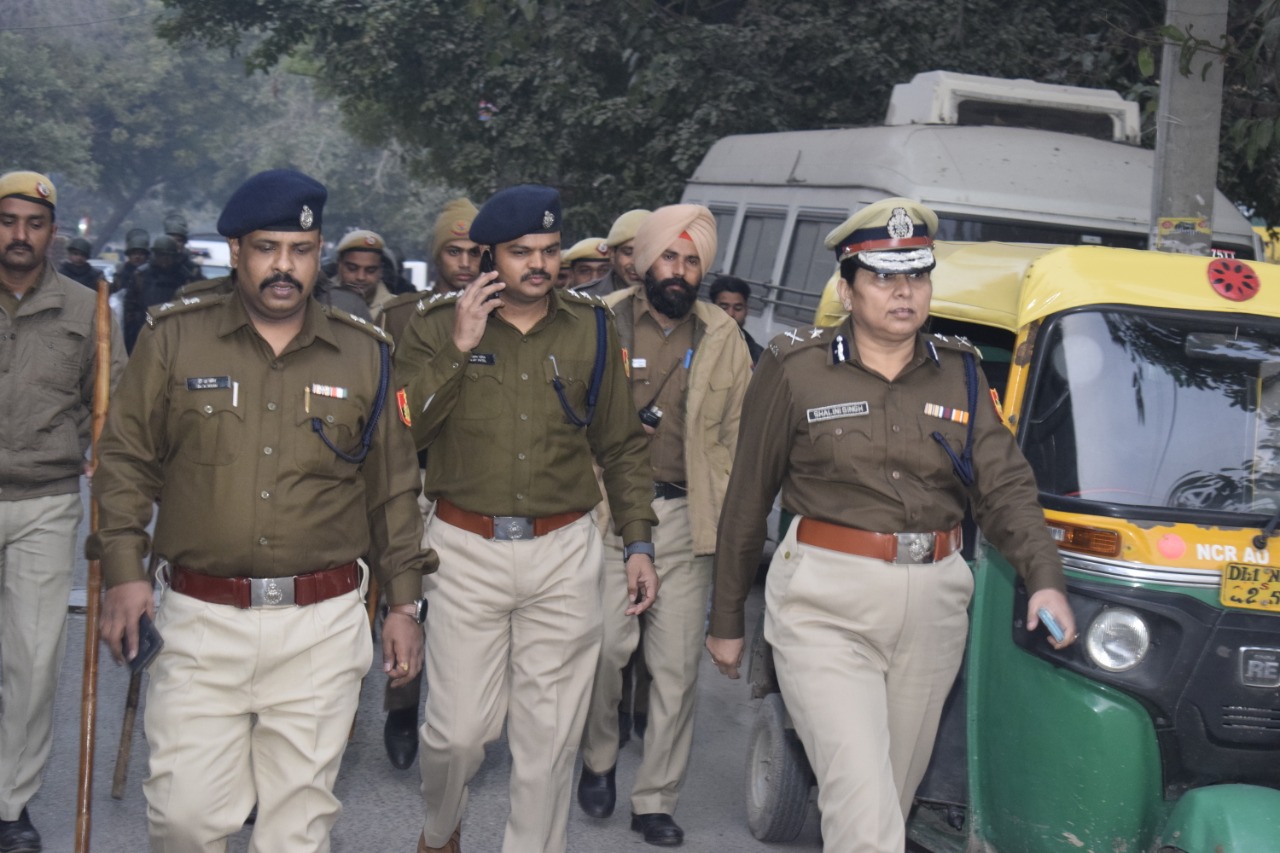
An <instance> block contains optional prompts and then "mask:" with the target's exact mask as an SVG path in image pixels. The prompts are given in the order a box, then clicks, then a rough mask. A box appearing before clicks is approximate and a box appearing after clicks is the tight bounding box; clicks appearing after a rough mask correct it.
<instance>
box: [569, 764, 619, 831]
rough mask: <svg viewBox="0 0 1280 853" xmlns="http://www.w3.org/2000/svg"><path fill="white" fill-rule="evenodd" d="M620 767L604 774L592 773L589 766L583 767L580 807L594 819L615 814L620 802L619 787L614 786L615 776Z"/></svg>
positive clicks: (579, 782)
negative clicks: (614, 808)
mask: <svg viewBox="0 0 1280 853" xmlns="http://www.w3.org/2000/svg"><path fill="white" fill-rule="evenodd" d="M617 770H618V765H616V764H615V765H613V766H612V767H610V768H609V769H608V770H607V771H605V772H604V773H592V772H591V771H590V770H588V769H587V765H585V764H584V765H582V775H581V776H580V777H578V805H580V806H582V810H583V811H584V812H586V813H587V814H589V815H591V816H592V817H599V818H605V817H608V816H609V815H611V814H613V807H614V805H615V804H616V803H617V802H618V786H617V785H616V784H614V775H615V774H616V773H617Z"/></svg>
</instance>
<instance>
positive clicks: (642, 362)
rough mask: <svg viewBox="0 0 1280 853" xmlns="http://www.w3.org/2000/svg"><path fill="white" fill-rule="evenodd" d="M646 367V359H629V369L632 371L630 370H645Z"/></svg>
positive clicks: (647, 363)
mask: <svg viewBox="0 0 1280 853" xmlns="http://www.w3.org/2000/svg"><path fill="white" fill-rule="evenodd" d="M648 366H649V359H647V358H633V359H631V369H632V370H644V369H645V368H646V367H648Z"/></svg>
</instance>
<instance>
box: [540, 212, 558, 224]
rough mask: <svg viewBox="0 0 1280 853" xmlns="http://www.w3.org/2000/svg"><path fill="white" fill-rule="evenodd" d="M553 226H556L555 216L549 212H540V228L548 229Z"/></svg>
mask: <svg viewBox="0 0 1280 853" xmlns="http://www.w3.org/2000/svg"><path fill="white" fill-rule="evenodd" d="M555 224H556V215H555V214H554V213H552V212H551V211H549V210H544V211H543V212H542V227H543V228H550V227H551V226H552V225H555Z"/></svg>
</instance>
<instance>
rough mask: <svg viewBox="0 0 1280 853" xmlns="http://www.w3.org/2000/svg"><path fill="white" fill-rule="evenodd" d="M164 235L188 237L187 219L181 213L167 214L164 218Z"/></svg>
mask: <svg viewBox="0 0 1280 853" xmlns="http://www.w3.org/2000/svg"><path fill="white" fill-rule="evenodd" d="M164 233H166V234H177V235H178V236H179V237H185V236H187V218H186V217H185V216H183V215H182V214H181V213H176V212H175V213H166V214H165V217H164Z"/></svg>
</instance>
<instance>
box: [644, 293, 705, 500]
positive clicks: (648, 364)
mask: <svg viewBox="0 0 1280 853" xmlns="http://www.w3.org/2000/svg"><path fill="white" fill-rule="evenodd" d="M631 306H632V308H631V310H632V312H633V316H634V318H635V326H634V328H635V336H636V340H635V352H633V353H630V356H631V393H632V395H633V396H632V400H633V402H634V404H635V407H636V411H637V412H638V411H640V410H641V409H643V408H644V407H645V406H647V405H649V403H650V402H651V401H653V402H654V403H655V404H656V405H657V407H658V408H659V409H661V410H662V420H661V421H660V422H659V423H658V429H657V432H656V433H655V434H653V435H651V436H649V462H650V464H651V465H652V466H653V479H654V481H655V482H660V483H683V482H685V480H686V479H687V478H686V475H685V462H684V439H685V418H686V415H687V413H686V412H685V399H686V396H687V394H688V388H689V367H690V365H691V363H692V361H693V328H694V317H693V312H690V313H688V314H686V315H685V316H684V317H683V318H682V319H681V320H679V321H678V322H677V323H676V325H675V326H674V327H673V328H672V329H671V332H670V333H669V334H667V333H665V332H664V331H663V329H662V324H661V323H659V322H658V318H657V316H655V315H656V313H657V312H656V311H655V310H654V308H653V306H652V305H650V304H649V300H648V299H647V298H646V297H645V294H644V291H643V290H641V291H639V292H638V293H636V294H635V296H633V297H632V299H631ZM655 395H656V399H655Z"/></svg>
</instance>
